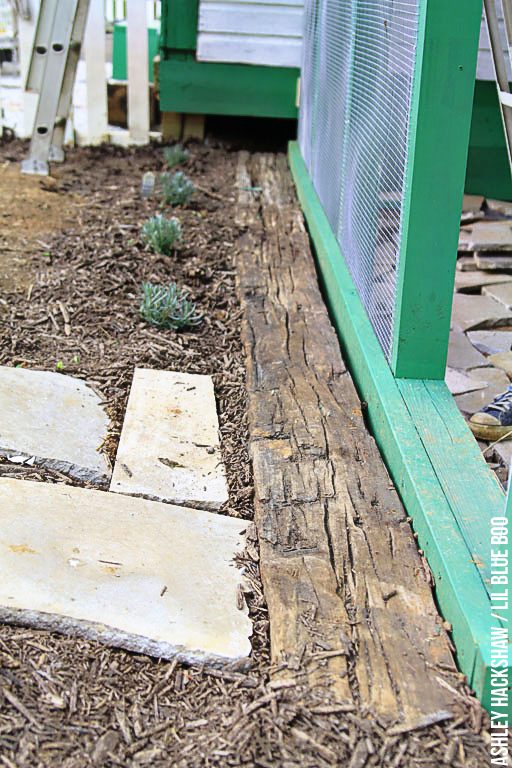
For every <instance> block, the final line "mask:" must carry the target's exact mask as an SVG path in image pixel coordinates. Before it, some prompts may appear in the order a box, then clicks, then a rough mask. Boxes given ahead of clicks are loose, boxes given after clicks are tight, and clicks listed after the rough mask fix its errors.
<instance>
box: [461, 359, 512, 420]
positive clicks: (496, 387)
mask: <svg viewBox="0 0 512 768" xmlns="http://www.w3.org/2000/svg"><path fill="white" fill-rule="evenodd" d="M468 375H469V376H473V377H474V378H475V380H476V381H479V382H482V381H484V382H485V383H486V384H487V386H486V387H485V388H484V389H478V390H476V391H474V392H467V393H466V394H464V395H457V396H456V397H455V402H456V403H457V405H458V407H459V409H460V410H461V411H462V412H463V413H465V414H467V415H469V416H471V415H473V413H476V412H477V411H479V410H480V409H481V408H483V407H484V406H485V405H488V404H489V403H490V402H491V401H492V400H493V399H494V398H495V397H496V395H499V394H501V392H504V391H505V390H506V389H507V387H508V385H509V384H510V379H509V378H508V376H507V375H506V374H505V373H504V372H503V371H501V370H499V369H498V368H478V369H477V370H476V371H469V374H468Z"/></svg>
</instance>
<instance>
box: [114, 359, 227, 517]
mask: <svg viewBox="0 0 512 768" xmlns="http://www.w3.org/2000/svg"><path fill="white" fill-rule="evenodd" d="M110 490H111V491H116V492H117V493H129V494H133V495H139V496H147V497H149V498H152V499H157V500H160V501H167V502H171V503H174V504H186V505H192V506H197V507H200V508H201V509H210V510H218V509H219V508H220V507H221V505H222V504H224V503H225V502H226V501H227V500H228V498H229V495H228V486H227V482H226V473H225V470H224V465H223V462H222V457H221V453H220V442H219V422H218V418H217V409H216V405H215V394H214V391H213V381H212V379H211V377H210V376H202V375H197V374H189V373H178V372H174V371H153V370H147V369H144V368H136V369H135V373H134V376H133V383H132V388H131V391H130V397H129V400H128V406H127V409H126V416H125V420H124V424H123V429H122V432H121V439H120V442H119V448H118V451H117V457H116V462H115V466H114V472H113V475H112V482H111V484H110Z"/></svg>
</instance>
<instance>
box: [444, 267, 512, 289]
mask: <svg viewBox="0 0 512 768" xmlns="http://www.w3.org/2000/svg"><path fill="white" fill-rule="evenodd" d="M498 283H505V284H510V285H511V286H512V275H510V274H509V275H500V274H499V272H496V273H493V272H484V271H482V270H480V269H478V270H476V271H474V272H459V271H456V272H455V290H456V291H458V292H459V293H477V292H478V291H479V289H480V288H483V287H484V286H488V285H497V284H498ZM483 293H487V291H486V290H484V291H483ZM489 295H492V294H491V293H489Z"/></svg>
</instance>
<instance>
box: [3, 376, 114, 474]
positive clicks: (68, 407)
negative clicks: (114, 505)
mask: <svg viewBox="0 0 512 768" xmlns="http://www.w3.org/2000/svg"><path fill="white" fill-rule="evenodd" d="M0 403H1V404H2V407H1V409H0V454H1V455H4V456H12V455H13V454H15V455H18V456H20V459H21V458H22V457H25V458H27V459H30V458H31V457H35V460H36V463H37V464H42V465H43V466H46V467H49V468H51V469H57V470H59V471H60V472H64V473H65V474H67V475H69V476H71V477H73V478H75V479H77V480H80V481H82V482H90V483H100V484H102V483H105V482H108V478H109V476H110V471H109V469H108V466H107V463H106V460H105V457H104V456H103V455H102V454H101V453H99V451H98V448H99V447H100V446H101V444H102V443H103V441H104V440H105V437H106V435H107V430H108V427H109V420H108V416H107V414H106V413H105V411H104V409H103V407H102V406H101V400H100V398H99V396H98V395H97V393H96V392H94V390H93V389H91V387H89V386H88V385H87V384H86V383H85V382H84V381H82V380H81V379H75V378H73V377H72V376H64V375H63V374H61V373H55V372H52V371H33V370H29V369H27V368H8V367H6V366H0Z"/></svg>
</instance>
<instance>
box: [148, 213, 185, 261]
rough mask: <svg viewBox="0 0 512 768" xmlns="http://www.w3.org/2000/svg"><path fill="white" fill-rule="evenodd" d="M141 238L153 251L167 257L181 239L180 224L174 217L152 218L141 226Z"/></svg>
mask: <svg viewBox="0 0 512 768" xmlns="http://www.w3.org/2000/svg"><path fill="white" fill-rule="evenodd" d="M141 238H142V241H143V242H144V243H145V244H146V245H149V246H150V248H152V249H153V250H154V251H156V252H157V253H163V254H164V255H166V256H168V255H169V254H171V253H172V251H173V250H174V248H175V247H176V244H177V243H179V241H180V240H181V238H182V233H181V224H180V222H179V221H178V219H176V218H174V217H173V218H172V219H165V218H164V217H163V216H160V215H159V214H158V215H157V216H152V217H151V219H148V221H146V222H144V224H143V225H142V229H141Z"/></svg>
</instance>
